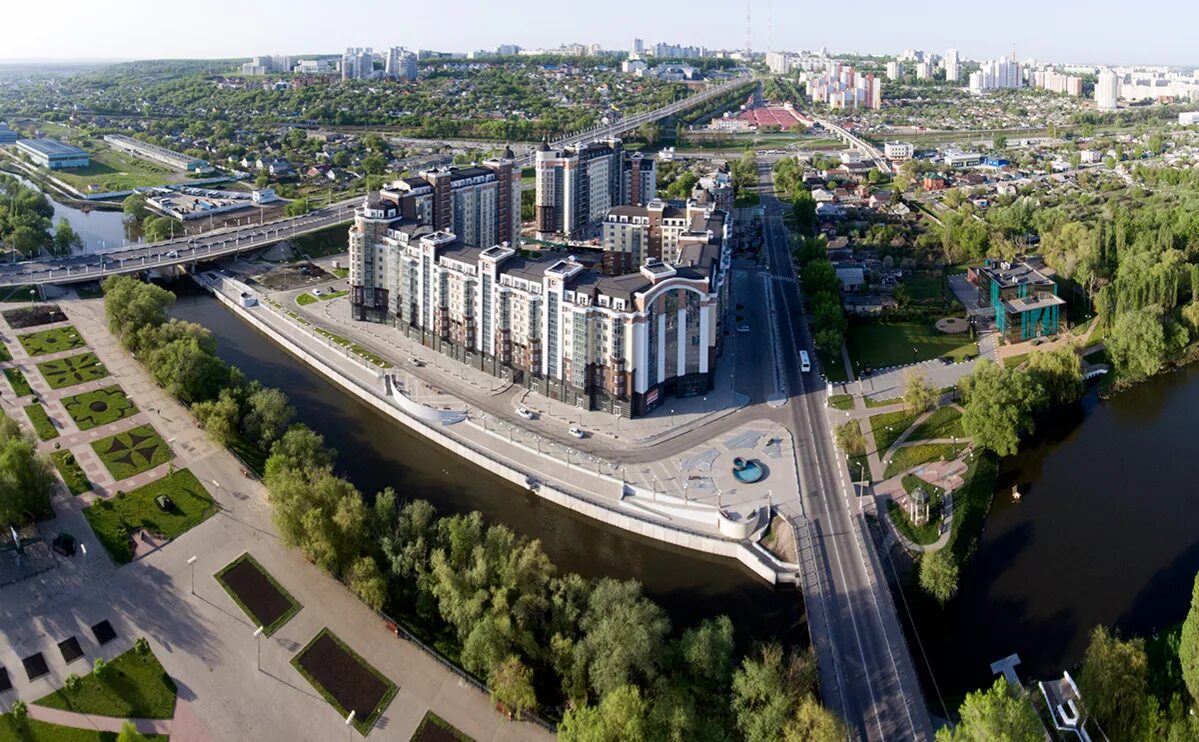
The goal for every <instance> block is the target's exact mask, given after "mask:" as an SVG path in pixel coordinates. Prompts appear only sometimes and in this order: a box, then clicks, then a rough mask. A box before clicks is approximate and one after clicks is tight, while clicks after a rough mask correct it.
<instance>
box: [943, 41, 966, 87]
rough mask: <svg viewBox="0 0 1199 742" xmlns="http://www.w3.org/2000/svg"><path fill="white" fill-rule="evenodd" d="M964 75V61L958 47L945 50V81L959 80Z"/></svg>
mask: <svg viewBox="0 0 1199 742" xmlns="http://www.w3.org/2000/svg"><path fill="white" fill-rule="evenodd" d="M961 76H962V62H961V57H960V56H959V55H958V50H957V49H946V50H945V81H946V82H957V81H958V78H959V77H961Z"/></svg>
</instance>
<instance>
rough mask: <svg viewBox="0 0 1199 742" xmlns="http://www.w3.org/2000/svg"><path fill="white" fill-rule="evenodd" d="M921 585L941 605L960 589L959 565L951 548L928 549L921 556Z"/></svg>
mask: <svg viewBox="0 0 1199 742" xmlns="http://www.w3.org/2000/svg"><path fill="white" fill-rule="evenodd" d="M920 587H922V588H924V590H925V592H927V593H928V594H929V595H931V596H933V597H934V598H936V599H937V602H938V603H940V604H941V605H945V604H946V603H948V602H949V599H950V598H952V597H953V596H954V594H955V593H957V591H958V565H957V562H955V561H954V560H953V555H952V554H950V553H949V549H937V550H936V551H926V552H924V554H923V555H921V557H920Z"/></svg>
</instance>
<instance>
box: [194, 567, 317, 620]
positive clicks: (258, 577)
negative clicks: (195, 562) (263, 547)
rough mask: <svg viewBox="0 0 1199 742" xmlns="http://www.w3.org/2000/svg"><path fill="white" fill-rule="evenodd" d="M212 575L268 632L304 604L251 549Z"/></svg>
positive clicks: (235, 601) (289, 617)
mask: <svg viewBox="0 0 1199 742" xmlns="http://www.w3.org/2000/svg"><path fill="white" fill-rule="evenodd" d="M213 577H214V578H216V581H217V582H218V583H220V585H221V587H223V588H225V592H227V593H229V597H230V598H233V602H234V603H237V605H238V607H239V608H241V609H242V610H243V611H245V612H246V615H247V616H249V617H250V618H252V619H254V625H255V626H261V627H263V632H264V633H265V634H266V635H267V636H270V635H271V634H274V633H275V632H276V631H278V630H279V629H280V628H281V627H282V626H283V624H285V623H287V622H288V621H289V620H290V619H291V617H292V616H294V615H296V614H297V613H299V612H300V609H301V608H302V607H303V606H301V605H300V602H299V601H298V600H296V599H295V598H294V597H293V596H292V594H291V593H289V592H287V589H286V588H284V587H283V586H282V585H280V584H279V583H278V581H276V580H275V578H274V577H272V576H271V573H270V572H267V571H266V568H265V567H263V566H262V565H261V564H259V563H258V560H256V559H255V558H254V557H252V556H250V554H249V553H246V554H242V555H241V556H239V557H238V558H237V559H234V560H233V561H232V562H230V563H229V564H227V565H226V566H224V567H222V568H221V571H220V572H217V573H216V574H215V575H213Z"/></svg>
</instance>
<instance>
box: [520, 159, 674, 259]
mask: <svg viewBox="0 0 1199 742" xmlns="http://www.w3.org/2000/svg"><path fill="white" fill-rule="evenodd" d="M536 174H537V194H536V198H535V199H534V205H535V206H536V220H537V235H538V237H542V238H550V237H555V236H564V237H567V238H570V239H582V238H586V237H589V236H591V235H593V234H594V233H595V232H596V231H597V229H598V225H599V222H600V220H601V219H603V218H604V214H607V213H608V209H610V208H612V207H613V206H619V205H621V204H631V203H639V204H644V203H648V202H650V201H652V200H653V199H654V198H655V197H656V195H657V164H656V162H655V161H654V160H653V159H651V158H648V157H644V156H642V155H641V154H639V153H638V154H633V155H631V156H630V155H629V154H628V153H626V152H625V150H624V147H623V146H622V144H621V141H620V140H619V139H615V138H613V139H608V140H604V141H596V142H591V143H590V144H584V145H579V146H577V147H563V148H562V149H551V148H550V146H549V145H548V144H546V143H544V142H542V144H541V146H540V147H539V148H538V151H537V159H536Z"/></svg>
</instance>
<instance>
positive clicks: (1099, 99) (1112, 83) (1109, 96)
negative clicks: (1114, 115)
mask: <svg viewBox="0 0 1199 742" xmlns="http://www.w3.org/2000/svg"><path fill="white" fill-rule="evenodd" d="M1119 100H1120V78H1119V76H1117V75H1116V73H1115V72H1112V71H1111V70H1110V69H1107V68H1106V67H1105V68H1103V69H1102V70H1100V71H1099V79H1098V80H1097V81H1096V83H1095V106H1096V107H1097V108H1098V109H1099V110H1100V111H1114V110H1116V108H1117V107H1118V106H1119Z"/></svg>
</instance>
